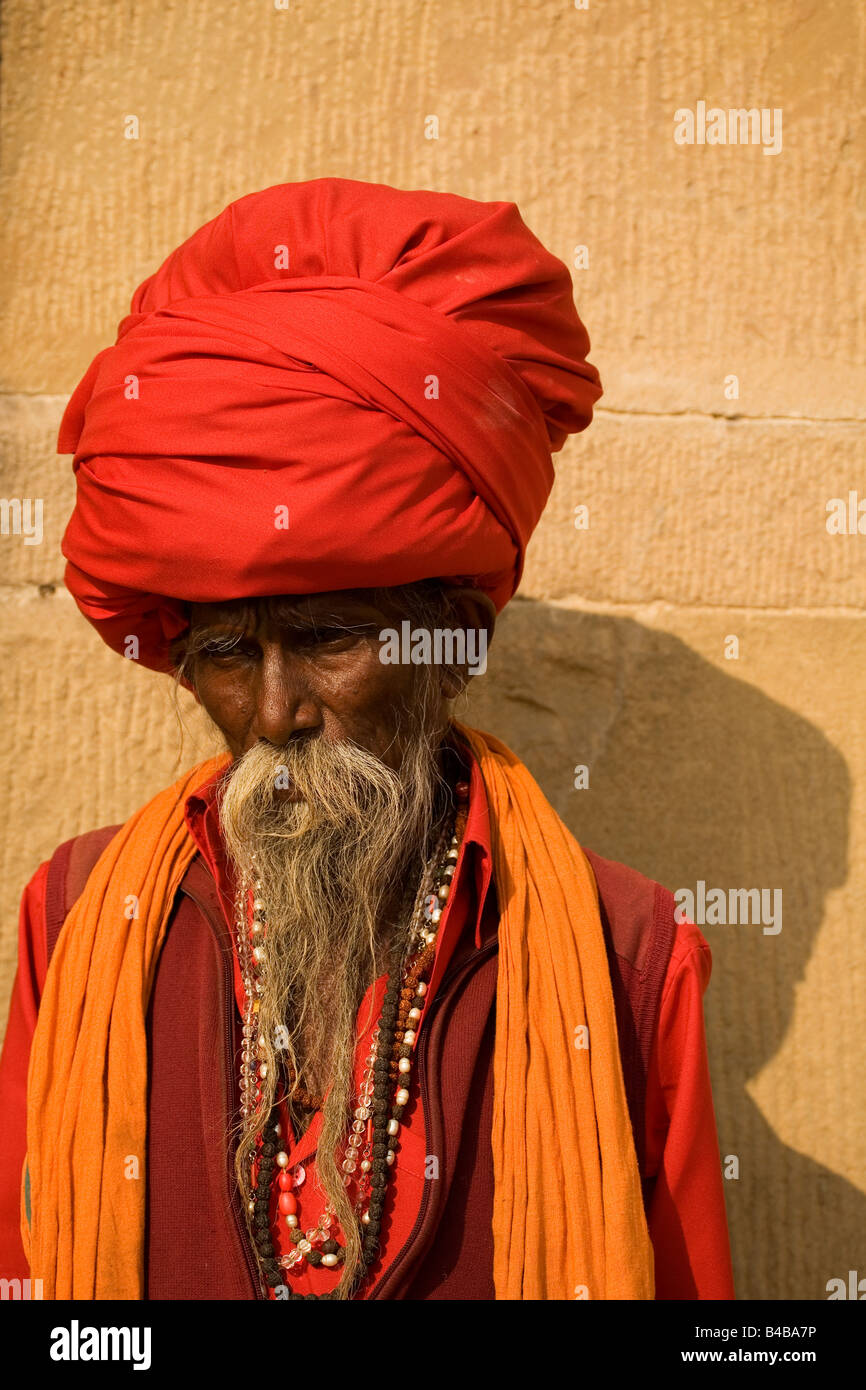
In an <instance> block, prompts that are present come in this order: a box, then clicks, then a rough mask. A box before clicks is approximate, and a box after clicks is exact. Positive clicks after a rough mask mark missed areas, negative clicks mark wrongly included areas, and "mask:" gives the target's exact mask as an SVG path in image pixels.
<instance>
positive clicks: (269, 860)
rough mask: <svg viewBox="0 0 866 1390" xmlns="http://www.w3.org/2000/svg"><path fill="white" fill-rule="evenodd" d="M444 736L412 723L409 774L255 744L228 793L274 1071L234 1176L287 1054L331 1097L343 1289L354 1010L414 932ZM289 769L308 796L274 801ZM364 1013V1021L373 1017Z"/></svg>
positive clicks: (225, 803)
mask: <svg viewBox="0 0 866 1390" xmlns="http://www.w3.org/2000/svg"><path fill="white" fill-rule="evenodd" d="M439 741H440V735H439V734H435V733H432V732H430V733H428V732H425V731H421V730H418V731H416V733H415V734H414V736H413V737H412V738H411V739H410V741H409V742H408V744H407V747H406V752H405V756H404V758H403V763H402V766H401V768H400V770H399V772H395V771H393V770H392V769H390V768H388V767H387V766H386V765H385V764H384V763H382V762H381V761H380V760H379V759H378V758H376V757H375V756H374V755H373V754H372V753H369V752H368V751H367V750H365V749H363V748H360V747H358V746H357V745H355V744H351V743H347V742H339V743H333V742H328V741H326V740H325V739H324V738H323V737H321V736H318V737H315V738H305V739H303V740H298V741H296V742H294V743H290V744H288V745H287V746H285V747H283V748H275V747H273V746H272V745H270V744H266V743H258V744H256V745H254V747H253V748H252V749H250V750H249V752H248V753H246V754H245V755H244V756H243V757H242V758H241V759H239V760H238V761H237V762H236V763H235V764H234V765H233V766H232V767H231V768H230V769H229V773H228V774H227V777H226V780H225V783H224V788H223V791H222V795H221V802H220V824H221V828H222V832H223V837H224V841H225V845H226V850H227V853H228V855H229V858H230V860H231V862H232V864H233V866H234V871H235V875H236V879H237V882H238V885H239V886H240V888H241V891H243V888H242V885H244V884H245V883H248V882H250V881H251V879H252V878H253V877H255V878H256V879H257V881H258V884H259V888H258V892H259V896H260V897H261V899H262V901H263V903H264V907H265V915H266V921H267V928H266V940H265V951H266V959H265V962H264V966H263V972H262V973H263V983H264V992H263V993H262V995H261V996H260V1005H259V1014H258V1030H259V1032H260V1034H261V1036H262V1038H263V1039H264V1054H263V1060H265V1061H266V1062H267V1063H268V1066H267V1075H266V1078H265V1080H264V1082H263V1083H262V1099H261V1104H260V1106H259V1108H258V1109H257V1111H256V1113H255V1115H253V1116H252V1117H251V1118H250V1120H249V1121H248V1123H247V1125H246V1127H245V1129H244V1131H243V1133H242V1135H241V1142H240V1146H239V1161H238V1173H239V1176H240V1174H241V1172H242V1166H243V1158H242V1155H243V1153H244V1152H246V1151H247V1150H248V1149H249V1148H250V1146H251V1142H252V1140H253V1139H254V1137H255V1135H256V1134H257V1133H259V1132H260V1130H261V1128H262V1125H263V1124H264V1122H265V1121H266V1120H267V1117H268V1115H269V1114H270V1111H271V1108H272V1106H273V1104H274V1101H275V1098H276V1080H277V1073H278V1071H279V1070H280V1066H279V1063H282V1062H284V1061H285V1060H288V1062H289V1063H290V1064H291V1066H292V1067H293V1069H294V1072H295V1074H296V1076H297V1077H298V1078H299V1080H300V1083H301V1084H302V1085H304V1086H305V1087H306V1088H307V1089H308V1090H309V1091H311V1092H313V1093H314V1094H316V1095H318V1096H322V1095H323V1093H326V1094H325V1102H324V1106H323V1125H322V1134H321V1137H320V1140H319V1144H318V1158H317V1166H318V1174H319V1179H320V1181H321V1183H322V1186H323V1188H324V1189H325V1192H326V1194H327V1197H328V1199H329V1200H330V1201H331V1203H332V1205H333V1206H334V1208H335V1211H336V1215H337V1220H338V1221H339V1223H340V1226H341V1227H342V1230H343V1234H344V1237H345V1240H346V1267H345V1269H344V1275H343V1279H342V1280H341V1288H344V1287H345V1288H346V1289H347V1290H348V1289H349V1287H350V1284H351V1279H352V1274H353V1268H354V1266H356V1265H357V1262H358V1259H359V1255H360V1239H359V1237H358V1234H357V1228H356V1225H355V1221H354V1218H353V1216H352V1209H351V1204H350V1202H349V1200H348V1197H347V1194H346V1189H345V1187H344V1185H343V1182H342V1176H341V1174H340V1170H339V1158H340V1155H339V1153H338V1145H339V1144H341V1143H342V1142H343V1139H344V1135H345V1127H346V1122H347V1118H348V1115H349V1110H350V1106H351V1104H352V1103H353V1097H352V1081H353V1064H354V1056H355V1047H356V1042H357V1038H356V1020H357V1014H358V1009H359V1007H360V1004H361V1001H362V999H363V997H364V994H365V992H366V991H367V989H368V988H369V986H370V985H371V984H372V983H373V982H374V981H375V980H376V979H377V978H378V977H379V976H380V975H381V974H382V973H383V971H384V969H385V968H386V960H387V955H388V951H389V948H390V947H391V944H392V943H393V942H394V941H395V938H396V936H397V935H398V934H399V933H405V932H406V931H407V929H408V914H406V915H405V917H404V919H403V920H400V919H399V908H400V907H401V906H402V907H403V909H404V910H405V908H406V906H407V902H406V900H407V898H408V899H409V900H410V902H411V898H413V897H414V893H415V891H416V889H417V886H418V884H419V883H420V880H421V875H422V872H423V865H424V861H425V859H426V858H427V856H428V855H429V853H430V851H431V849H432V843H433V840H434V839H435V834H434V831H435V828H436V827H435V825H434V820H438V814H437V813H441V806H442V796H441V791H442V786H441V778H440V775H439V771H438V765H437V758H436V752H437V747H438V744H439ZM286 770H287V771H288V780H289V783H290V785H292V786H293V787H294V788H295V789H296V790H297V792H298V793H299V795H300V796H301V797H302V798H303V799H302V800H300V801H297V802H291V801H278V800H276V799H275V798H274V796H273V791H274V787H275V786H276V785H279V783H278V781H277V779H278V778H279V777H280V776H281V775H282V776H283V777H284V776H285V772H286ZM395 908H396V909H398V911H397V912H396V913H395ZM360 1022H361V1023H362V1024H363V1025H364V1026H367V1027H368V1026H369V1024H370V1023H371V1022H372V1019H368V1020H361V1021H360ZM278 1030H279V1031H278ZM277 1042H279V1047H277V1046H276V1044H277ZM317 1215H318V1213H317ZM350 1256H351V1257H352V1261H353V1266H352V1267H350Z"/></svg>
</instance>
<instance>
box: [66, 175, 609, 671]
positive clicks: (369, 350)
mask: <svg viewBox="0 0 866 1390" xmlns="http://www.w3.org/2000/svg"><path fill="white" fill-rule="evenodd" d="M572 293H573V291H572V283H571V276H570V274H569V271H568V268H567V266H566V265H565V264H564V262H562V261H561V260H559V259H558V258H557V257H555V256H553V255H551V253H550V252H548V251H547V250H546V249H545V247H544V246H543V245H542V244H541V242H540V241H539V240H538V238H537V237H535V236H534V235H533V233H532V232H531V231H530V230H529V228H528V227H527V226H526V225H525V223H524V222H523V219H522V218H521V216H520V213H519V211H518V209H517V207H516V205H515V204H514V203H509V202H485V203H482V202H476V201H474V200H472V199H469V198H463V197H459V196H457V195H456V194H451V193H437V192H432V191H427V190H407V189H397V188H390V187H388V186H387V185H385V184H375V183H363V182H360V181H358V180H354V179H341V178H321V179H312V180H309V181H308V182H302V183H284V184H277V185H275V186H274V187H272V188H267V189H264V190H263V191H262V192H259V193H251V194H249V195H248V196H247V197H244V198H240V199H238V200H237V201H236V202H234V203H231V204H230V205H229V206H228V207H227V208H226V209H225V210H224V211H223V212H221V213H220V214H219V216H218V217H215V218H214V219H213V220H212V221H210V222H208V223H206V224H205V226H203V227H201V228H199V230H198V231H197V232H195V233H193V235H192V236H191V237H189V239H188V240H187V241H185V242H184V243H183V244H182V245H181V246H179V247H178V248H177V249H176V250H175V251H173V252H172V253H171V255H169V256H168V258H167V259H166V260H165V261H164V262H163V264H162V265H161V266H160V268H159V270H157V271H156V273H155V274H154V275H151V276H150V277H149V278H148V279H147V280H145V281H144V282H143V283H142V284H141V285H140V286H139V288H138V289H137V290H136V292H135V294H134V295H133V299H132V304H131V312H130V313H129V314H128V315H127V317H126V318H124V319H123V320H122V321H121V323H120V327H119V329H118V335H117V341H116V343H115V344H114V345H113V346H112V347H108V348H105V349H104V350H103V351H102V352H100V353H98V354H97V356H96V357H95V358H94V360H93V362H92V363H91V365H90V367H89V369H88V370H87V372H86V373H85V375H84V377H83V378H82V380H81V382H80V383H79V385H78V386H77V388H76V390H75V391H74V393H73V395H72V397H71V399H70V401H69V404H68V406H67V409H66V412H65V414H64V417H63V421H62V423H61V426H60V433H59V437H58V444H57V448H58V452H59V453H64V454H67V453H72V454H74V463H73V466H74V469H75V474H76V482H77V497H76V504H75V510H74V512H73V514H72V517H71V519H70V521H69V524H68V526H67V528H66V533H65V535H64V538H63V543H62V550H63V554H64V556H65V557H66V560H67V565H66V575H65V578H66V584H67V587H68V588H69V590H70V592H71V593H72V595H73V597H74V598H75V600H76V602H77V604H78V606H79V608H80V609H81V611H82V612H83V613H84V615H85V617H87V618H88V619H89V620H90V622H92V623H93V624H94V626H95V627H96V629H97V631H98V632H99V633H100V635H101V636H102V637H103V638H104V640H105V641H106V642H107V643H108V645H109V646H111V647H113V648H114V649H115V650H116V651H119V652H123V653H125V654H127V655H128V654H130V652H131V651H133V652H136V654H137V656H138V659H139V660H140V661H141V662H142V663H143V664H144V665H146V666H150V667H152V668H153V669H155V670H161V671H167V670H169V669H170V668H171V662H170V659H169V642H170V640H171V639H172V638H173V637H175V636H177V635H179V634H180V633H181V632H182V631H183V630H184V629H185V627H186V626H187V617H186V613H185V609H184V604H185V603H186V602H198V603H213V602H219V601H226V600H230V599H239V598H252V597H260V596H264V595H268V594H309V593H320V592H327V591H330V590H335V589H353V588H372V587H379V586H390V585H397V584H407V583H411V582H414V581H416V580H420V579H425V578H434V577H436V578H442V579H454V580H460V581H464V582H466V581H468V582H470V583H472V584H474V585H475V586H476V587H477V588H479V589H481V590H483V591H484V592H485V593H487V594H488V595H489V596H490V598H491V599H492V601H493V603H494V605H495V607H496V609H497V611H499V610H500V609H501V608H502V607H504V605H505V604H506V603H507V602H508V600H509V598H510V597H511V596H512V594H513V593H514V591H515V589H516V587H517V585H518V583H519V581H520V576H521V573H522V569H523V557H524V552H525V549H526V544H527V542H528V540H529V537H530V535H531V534H532V531H533V529H534V527H535V525H536V523H537V522H538V519H539V517H540V515H541V512H542V510H543V508H544V505H545V502H546V500H547V497H548V494H549V492H550V488H551V486H552V483H553V467H552V462H551V454H552V453H554V452H556V451H557V450H559V449H561V447H562V445H563V443H564V442H565V440H566V438H567V436H568V435H569V434H570V433H575V432H577V431H579V430H582V429H585V428H586V426H587V425H588V424H589V422H590V420H591V418H592V407H593V404H594V403H595V401H596V400H597V399H598V397H599V396H600V395H601V385H600V382H599V376H598V372H597V371H596V369H595V367H593V366H591V365H590V364H589V363H588V362H587V360H586V355H587V352H588V351H589V338H588V336H587V333H586V331H585V329H584V327H583V324H582V323H581V321H580V319H579V317H578V315H577V311H576V309H575V306H574V301H573V298H572ZM130 637H135V638H137V639H138V642H137V651H136V648H130V646H129V639H130Z"/></svg>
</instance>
